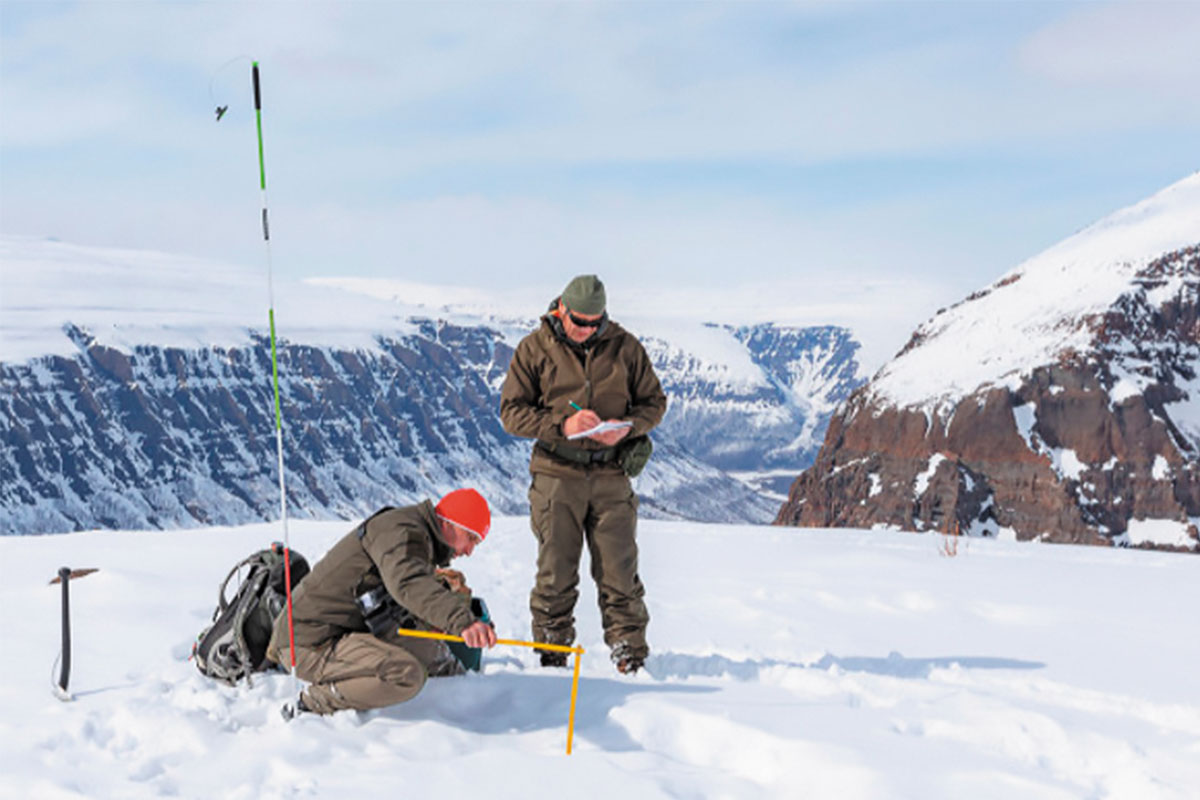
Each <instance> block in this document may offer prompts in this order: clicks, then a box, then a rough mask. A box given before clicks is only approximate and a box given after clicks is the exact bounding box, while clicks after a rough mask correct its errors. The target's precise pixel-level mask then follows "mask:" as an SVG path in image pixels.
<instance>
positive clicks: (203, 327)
mask: <svg viewBox="0 0 1200 800" xmlns="http://www.w3.org/2000/svg"><path fill="white" fill-rule="evenodd" d="M0 284H2V285H3V309H4V313H3V314H2V315H0V361H3V362H8V363H17V362H21V361H26V360H28V359H31V358H35V357H37V356H43V355H62V356H71V355H74V354H75V353H76V352H77V350H78V348H77V347H76V345H75V343H74V342H73V341H72V340H71V339H70V338H69V337H68V336H67V334H66V332H65V331H64V326H66V325H68V324H71V325H76V326H78V327H81V328H84V329H86V330H87V331H88V332H89V333H91V334H92V335H93V336H95V337H96V339H97V340H98V341H100V342H101V343H102V344H104V345H107V346H109V347H115V348H117V349H121V350H125V351H127V352H128V351H131V350H132V349H133V348H134V347H136V346H137V345H140V344H152V345H158V346H161V347H168V346H175V347H182V348H193V349H203V348H207V347H212V346H223V347H233V346H237V345H240V344H244V343H246V342H248V341H250V338H251V334H252V333H255V332H257V333H259V334H262V335H266V334H267V333H268V331H269V324H268V308H270V305H271V301H270V298H269V297H268V292H267V276H266V270H265V268H263V269H258V270H256V269H250V268H246V267H241V266H237V265H233V264H226V263H222V262H219V261H213V260H210V259H201V258H192V257H189V256H180V255H172V254H167V253H158V252H154V251H147V250H122V249H115V248H102V247H84V246H80V245H73V244H66V243H62V242H54V241H46V240H40V239H33V238H30V237H17V236H8V235H6V236H0ZM334 293H336V295H334ZM331 295H334V296H331ZM274 302H275V306H276V308H277V309H278V311H277V313H276V315H275V324H276V328H277V330H279V331H286V334H287V338H288V339H289V340H290V341H293V342H299V343H305V344H320V345H325V346H343V347H346V348H361V349H371V348H373V347H374V346H375V341H374V336H376V335H377V334H379V333H381V332H391V333H394V334H396V335H400V334H404V333H408V332H411V331H413V330H415V329H414V328H413V326H412V325H411V324H409V323H408V322H407V321H406V320H407V319H408V317H409V316H411V315H420V314H421V312H422V310H421V309H420V308H418V307H415V306H403V305H397V304H396V303H387V302H383V301H380V300H375V299H372V298H369V297H366V296H363V295H356V294H351V293H349V292H340V291H337V290H336V289H330V288H327V287H316V286H308V285H305V284H301V283H290V282H282V281H277V282H276V285H275V297H274Z"/></svg>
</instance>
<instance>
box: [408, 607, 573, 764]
mask: <svg viewBox="0 0 1200 800" xmlns="http://www.w3.org/2000/svg"><path fill="white" fill-rule="evenodd" d="M396 633H398V634H400V635H401V636H411V637H413V638H415V639H440V640H441V641H443V642H463V643H464V644H465V643H466V641H465V640H464V639H463V638H462V637H461V636H453V635H451V634H449V633H434V632H433V631H414V630H412V629H410V628H399V629H397V630H396ZM496 644H508V645H513V646H516V647H532V648H535V649H537V650H553V651H555V652H557V653H574V654H575V674H574V676H573V677H572V678H571V715H570V717H569V718H568V721H567V755H571V743H572V741H573V740H574V738H575V699H576V698H577V697H578V696H579V657H580V656H582V655H583V654H584V653H585V652H587V651H585V650H584V649H583V648H582V647H567V646H566V645H561V644H546V643H545V642H525V641H522V640H520V639H497V640H496Z"/></svg>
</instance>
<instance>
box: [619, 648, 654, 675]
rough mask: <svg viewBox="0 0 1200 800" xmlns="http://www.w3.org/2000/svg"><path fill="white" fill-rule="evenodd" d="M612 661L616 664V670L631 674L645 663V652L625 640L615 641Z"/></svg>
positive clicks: (623, 673)
mask: <svg viewBox="0 0 1200 800" xmlns="http://www.w3.org/2000/svg"><path fill="white" fill-rule="evenodd" d="M612 661H613V664H615V665H616V666H617V672H619V673H621V674H622V675H633V674H634V673H636V672H637V671H638V670H639V669H641V668H642V667H644V666H645V665H646V652H645V650H644V649H641V650H635V649H634V648H632V647H630V646H629V644H627V643H626V642H617V644H616V646H614V647H613V649H612Z"/></svg>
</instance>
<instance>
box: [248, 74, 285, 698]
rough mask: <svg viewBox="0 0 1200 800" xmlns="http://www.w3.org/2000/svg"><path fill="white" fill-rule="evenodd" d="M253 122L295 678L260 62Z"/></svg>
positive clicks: (253, 75)
mask: <svg viewBox="0 0 1200 800" xmlns="http://www.w3.org/2000/svg"><path fill="white" fill-rule="evenodd" d="M250 74H251V77H252V78H253V80H254V121H255V124H256V126H257V128H258V185H259V188H260V189H261V190H262V232H263V244H264V245H265V246H266V251H267V303H268V309H267V319H268V321H269V322H270V325H271V377H272V382H273V383H274V386H275V455H276V458H277V460H278V462H279V515H280V518H281V519H282V520H283V582H284V586H285V587H286V588H287V615H288V657H289V659H290V660H291V664H290V667H289V671H290V672H291V673H292V677H293V678H295V677H296V636H295V633H294V631H293V630H292V543H291V540H290V539H289V538H288V514H287V491H286V489H285V488H284V483H283V413H282V412H281V411H280V405H279V361H278V359H277V357H276V355H275V284H274V275H273V274H272V273H273V271H272V269H271V226H270V224H268V222H267V167H266V162H265V161H264V160H263V136H262V91H261V90H260V89H259V85H258V62H257V61H254V62H252V66H251V70H250Z"/></svg>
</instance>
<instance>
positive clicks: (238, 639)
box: [233, 556, 271, 686]
mask: <svg viewBox="0 0 1200 800" xmlns="http://www.w3.org/2000/svg"><path fill="white" fill-rule="evenodd" d="M252 558H253V556H252ZM247 560H249V559H247ZM270 574H271V573H270V570H266V569H263V570H259V573H258V575H256V576H254V580H253V582H252V583H251V584H250V585H249V586H247V585H246V584H243V585H242V587H241V589H239V591H238V596H237V597H236V598H235V602H237V603H239V607H238V609H237V610H236V611H234V612H233V642H234V645H235V646H236V647H237V651H238V660H239V661H240V662H241V664H242V669H243V674H244V675H245V676H246V685H247V686H253V685H254V681H253V679H252V678H251V677H250V673H251V672H253V671H254V665H253V664H251V663H250V645H248V644H246V636H245V634H244V633H243V632H242V627H243V625H245V623H246V615H247V614H249V613H250V603H248V602H246V601H245V599H244V598H247V597H257V596H258V593H259V592H260V591H262V588H263V584H265V583H266V582H267V579H268V578H269V577H270ZM237 677H238V678H240V677H241V675H239V676H237ZM235 680H236V678H235Z"/></svg>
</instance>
